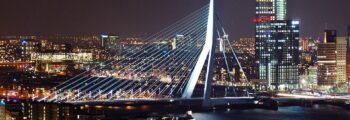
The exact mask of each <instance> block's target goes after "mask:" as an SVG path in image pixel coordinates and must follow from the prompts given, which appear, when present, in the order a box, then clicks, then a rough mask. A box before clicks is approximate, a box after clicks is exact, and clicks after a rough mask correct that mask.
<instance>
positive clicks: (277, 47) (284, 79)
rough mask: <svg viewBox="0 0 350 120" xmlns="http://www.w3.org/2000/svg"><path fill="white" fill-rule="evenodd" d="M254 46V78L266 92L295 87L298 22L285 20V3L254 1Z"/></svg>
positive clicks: (297, 81) (297, 78)
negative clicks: (267, 87) (255, 60)
mask: <svg viewBox="0 0 350 120" xmlns="http://www.w3.org/2000/svg"><path fill="white" fill-rule="evenodd" d="M256 2H257V6H256V16H255V19H254V22H255V23H256V31H255V39H256V42H255V47H256V59H257V63H258V64H259V65H258V66H259V67H258V68H259V70H258V76H259V79H260V80H266V81H267V82H268V86H269V88H270V89H275V90H287V89H293V88H297V87H298V84H299V72H298V64H299V50H298V49H299V21H296V20H286V11H287V10H286V0H256Z"/></svg>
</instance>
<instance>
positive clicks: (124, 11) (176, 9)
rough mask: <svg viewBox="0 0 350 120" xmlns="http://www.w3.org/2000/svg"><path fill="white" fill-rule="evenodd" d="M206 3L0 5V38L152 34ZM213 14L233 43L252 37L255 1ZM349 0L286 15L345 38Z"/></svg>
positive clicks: (36, 0)
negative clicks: (218, 19)
mask: <svg viewBox="0 0 350 120" xmlns="http://www.w3.org/2000/svg"><path fill="white" fill-rule="evenodd" d="M208 1H209V0H1V1H0V15H1V17H0V34H2V35H30V34H55V33H61V34H95V33H108V34H120V35H122V37H128V36H135V35H142V34H144V33H154V32H157V31H159V30H161V29H162V28H165V27H166V26H168V25H170V24H171V23H173V22H175V21H177V20H179V19H181V18H182V17H184V16H186V15H187V14H189V13H191V12H193V11H194V10H196V9H198V8H200V7H202V6H203V5H205V4H207V3H208ZM216 1H217V12H218V14H219V16H221V17H222V18H221V19H222V21H223V22H224V24H225V26H226V29H227V31H228V33H229V34H230V36H231V37H233V38H234V39H237V38H240V37H253V35H254V23H253V17H254V14H255V0H216ZM349 6H350V0H289V1H288V16H289V18H295V19H299V20H301V35H302V36H318V35H319V34H320V33H321V32H322V31H323V30H324V29H325V27H326V26H327V27H328V28H329V29H337V30H338V31H339V35H340V36H344V35H345V34H346V32H345V31H346V28H347V25H349V24H350V7H349Z"/></svg>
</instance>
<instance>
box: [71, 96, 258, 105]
mask: <svg viewBox="0 0 350 120" xmlns="http://www.w3.org/2000/svg"><path fill="white" fill-rule="evenodd" d="M69 103H71V104H75V105H154V104H174V105H185V106H201V105H202V103H203V98H199V97H198V98H191V99H182V98H159V99H141V98H137V99H136V98H135V99H119V100H94V101H74V102H69ZM210 103H211V106H213V107H215V106H225V105H228V106H230V105H253V104H256V99H254V97H218V98H210Z"/></svg>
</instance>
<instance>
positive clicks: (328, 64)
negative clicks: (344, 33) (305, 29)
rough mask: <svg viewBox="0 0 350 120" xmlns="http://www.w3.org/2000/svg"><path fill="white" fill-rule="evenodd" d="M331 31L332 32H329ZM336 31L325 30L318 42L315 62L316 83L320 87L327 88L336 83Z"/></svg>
mask: <svg viewBox="0 0 350 120" xmlns="http://www.w3.org/2000/svg"><path fill="white" fill-rule="evenodd" d="M331 33H333V34H331ZM336 37H337V35H336V31H335V30H325V31H324V36H323V40H322V41H320V43H319V44H318V51H317V64H318V78H317V80H318V81H317V84H318V86H319V88H320V89H325V90H327V89H329V88H331V87H332V86H334V85H335V84H336V79H337V70H336V67H337V55H336V50H337V45H336V42H335V41H336Z"/></svg>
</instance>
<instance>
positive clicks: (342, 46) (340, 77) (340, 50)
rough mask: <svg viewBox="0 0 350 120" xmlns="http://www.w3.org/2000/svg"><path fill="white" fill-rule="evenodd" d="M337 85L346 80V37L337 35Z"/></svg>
mask: <svg viewBox="0 0 350 120" xmlns="http://www.w3.org/2000/svg"><path fill="white" fill-rule="evenodd" d="M336 44H337V45H336V47H337V53H336V54H337V80H336V84H337V85H344V83H345V82H346V80H347V79H346V78H347V77H346V52H347V49H346V48H347V41H346V37H337V41H336Z"/></svg>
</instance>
